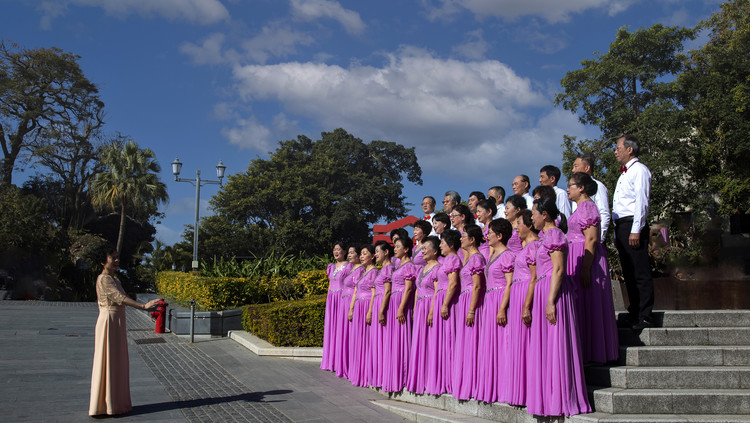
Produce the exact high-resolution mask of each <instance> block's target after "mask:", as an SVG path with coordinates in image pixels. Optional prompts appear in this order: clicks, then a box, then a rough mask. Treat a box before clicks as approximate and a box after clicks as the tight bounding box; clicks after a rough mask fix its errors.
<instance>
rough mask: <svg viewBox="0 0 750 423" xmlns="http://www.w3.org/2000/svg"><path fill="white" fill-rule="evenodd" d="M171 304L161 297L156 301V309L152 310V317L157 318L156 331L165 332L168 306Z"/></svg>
mask: <svg viewBox="0 0 750 423" xmlns="http://www.w3.org/2000/svg"><path fill="white" fill-rule="evenodd" d="M168 305H169V304H168V303H167V302H166V301H164V298H159V301H158V302H157V303H156V306H155V307H156V310H154V311H152V312H151V318H152V319H155V320H156V329H154V333H164V328H165V325H166V323H167V306H168Z"/></svg>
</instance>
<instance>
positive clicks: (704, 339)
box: [619, 327, 750, 346]
mask: <svg viewBox="0 0 750 423" xmlns="http://www.w3.org/2000/svg"><path fill="white" fill-rule="evenodd" d="M619 337H620V345H653V346H658V345H684V346H689V345H750V327H684V328H683V327H679V328H674V327H668V328H661V327H657V328H647V329H643V330H642V331H640V332H634V331H633V330H631V329H619Z"/></svg>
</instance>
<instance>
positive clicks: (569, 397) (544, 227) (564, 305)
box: [526, 197, 591, 416]
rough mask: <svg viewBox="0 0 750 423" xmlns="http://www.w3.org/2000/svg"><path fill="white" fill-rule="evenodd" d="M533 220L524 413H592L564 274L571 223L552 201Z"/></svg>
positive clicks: (539, 204) (538, 205) (544, 201)
mask: <svg viewBox="0 0 750 423" xmlns="http://www.w3.org/2000/svg"><path fill="white" fill-rule="evenodd" d="M558 216H559V217H560V224H559V228H558V227H557V226H555V219H557V218H558ZM532 220H533V221H534V226H535V227H536V228H537V229H539V230H540V231H542V232H543V236H542V237H541V239H542V241H541V244H540V245H539V249H538V250H537V253H536V263H537V274H538V277H537V283H536V287H535V289H534V305H533V308H532V310H531V314H532V321H531V346H530V348H529V359H530V367H529V368H530V372H529V375H528V376H529V377H528V379H527V383H528V387H529V389H528V392H527V398H526V411H527V412H528V413H529V414H536V415H541V416H559V415H563V414H564V415H566V416H571V415H574V414H579V413H588V412H590V411H591V406H590V405H589V402H588V394H587V392H586V380H585V379H584V375H583V359H582V357H581V349H580V348H581V344H580V341H579V335H578V322H577V321H576V314H577V313H576V310H575V298H574V297H575V292H574V287H573V286H572V284H571V282H570V279H569V278H568V276H567V275H566V272H565V267H566V254H567V252H568V240H567V238H566V237H565V233H564V231H565V230H566V229H567V222H566V219H565V216H563V215H561V214H560V212H559V211H558V210H557V206H556V205H555V199H554V198H548V197H543V198H541V199H539V200H535V201H534V207H533V209H532Z"/></svg>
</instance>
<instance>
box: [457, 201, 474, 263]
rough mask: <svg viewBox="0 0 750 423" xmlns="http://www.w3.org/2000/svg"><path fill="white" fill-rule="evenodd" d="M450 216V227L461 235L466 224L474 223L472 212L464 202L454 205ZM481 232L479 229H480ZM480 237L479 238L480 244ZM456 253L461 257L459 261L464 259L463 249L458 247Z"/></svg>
mask: <svg viewBox="0 0 750 423" xmlns="http://www.w3.org/2000/svg"><path fill="white" fill-rule="evenodd" d="M450 218H451V226H452V227H451V229H455V230H457V231H458V233H460V234H461V235H463V234H464V231H465V230H466V226H468V225H474V213H472V212H471V210H469V206H467V205H466V204H459V205H457V206H456V207H454V208H453V211H451V214H450ZM480 233H481V229H480ZM481 241H482V240H481V239H480V240H479V242H480V244H481ZM456 254H458V258H460V259H461V262H463V261H464V249H463V248H459V249H458V251H456Z"/></svg>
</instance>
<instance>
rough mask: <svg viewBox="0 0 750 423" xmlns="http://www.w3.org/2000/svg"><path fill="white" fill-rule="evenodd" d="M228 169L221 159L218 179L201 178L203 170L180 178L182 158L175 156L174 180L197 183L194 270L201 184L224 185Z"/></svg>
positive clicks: (194, 268)
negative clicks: (192, 176)
mask: <svg viewBox="0 0 750 423" xmlns="http://www.w3.org/2000/svg"><path fill="white" fill-rule="evenodd" d="M226 169H227V167H226V166H224V163H223V162H222V161H221V160H219V164H217V165H216V176H217V177H218V178H219V180H218V181H209V180H207V179H201V171H200V170H198V172H197V174H196V176H195V179H190V178H180V170H182V163H181V162H180V159H179V158H177V157H175V159H174V161H173V162H172V174H174V180H175V181H177V182H189V183H191V184H193V185H195V225H194V226H193V266H192V267H193V270H194V271H195V270H198V217H199V215H200V213H199V210H200V209H199V206H200V201H201V185H209V184H214V185H222V179H223V178H224V171H225V170H226Z"/></svg>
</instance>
